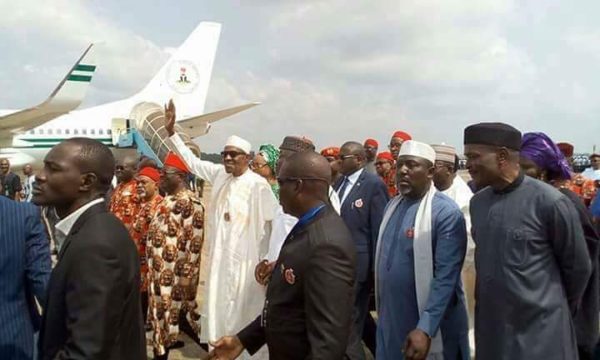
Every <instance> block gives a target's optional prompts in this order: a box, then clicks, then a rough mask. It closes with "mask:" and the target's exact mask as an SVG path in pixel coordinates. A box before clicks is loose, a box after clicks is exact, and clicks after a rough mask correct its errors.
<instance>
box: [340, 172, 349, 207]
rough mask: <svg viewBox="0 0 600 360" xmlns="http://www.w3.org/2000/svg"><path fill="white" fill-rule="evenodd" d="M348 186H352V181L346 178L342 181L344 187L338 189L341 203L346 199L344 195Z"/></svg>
mask: <svg viewBox="0 0 600 360" xmlns="http://www.w3.org/2000/svg"><path fill="white" fill-rule="evenodd" d="M348 184H350V180H348V177H346V176H344V181H342V185H341V186H340V187H339V188H338V196H339V197H340V201H341V200H342V198H343V197H344V193H345V192H346V188H347V187H348Z"/></svg>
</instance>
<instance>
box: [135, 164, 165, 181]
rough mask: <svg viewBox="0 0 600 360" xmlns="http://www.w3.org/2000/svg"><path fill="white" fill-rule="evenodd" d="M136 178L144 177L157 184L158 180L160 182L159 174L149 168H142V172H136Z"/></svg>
mask: <svg viewBox="0 0 600 360" xmlns="http://www.w3.org/2000/svg"><path fill="white" fill-rule="evenodd" d="M138 176H145V177H147V178H150V179H152V180H153V181H154V182H158V180H160V172H159V171H158V170H156V169H155V168H153V167H150V166H146V167H145V168H142V170H140V172H138Z"/></svg>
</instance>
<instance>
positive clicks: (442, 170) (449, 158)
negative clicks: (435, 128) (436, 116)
mask: <svg viewBox="0 0 600 360" xmlns="http://www.w3.org/2000/svg"><path fill="white" fill-rule="evenodd" d="M431 147H432V148H433V149H434V150H435V170H434V173H433V183H434V185H435V187H436V189H438V191H440V192H441V193H442V194H444V195H447V196H448V197H449V198H451V199H452V200H454V202H455V203H456V204H457V205H458V207H459V208H460V211H461V212H462V213H463V216H464V217H465V225H466V227H467V254H466V256H465V262H464V264H463V269H462V281H463V286H464V289H465V299H466V302H467V310H468V313H469V343H470V346H471V353H474V351H475V333H474V331H473V326H474V322H475V242H473V237H472V236H471V214H470V213H469V203H470V202H471V198H472V197H473V191H471V188H470V187H469V185H467V183H466V182H465V181H464V180H463V179H462V177H460V176H459V175H458V173H457V171H458V157H457V156H456V148H454V147H453V146H450V145H431Z"/></svg>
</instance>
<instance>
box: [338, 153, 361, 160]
mask: <svg viewBox="0 0 600 360" xmlns="http://www.w3.org/2000/svg"><path fill="white" fill-rule="evenodd" d="M356 156H357V155H356V154H350V155H341V156H340V159H342V160H346V159H350V158H353V157H356Z"/></svg>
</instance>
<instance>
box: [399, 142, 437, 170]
mask: <svg viewBox="0 0 600 360" xmlns="http://www.w3.org/2000/svg"><path fill="white" fill-rule="evenodd" d="M402 155H411V156H416V157H420V158H423V159H426V160H429V161H431V163H432V164H433V163H435V150H433V148H432V147H431V146H429V145H427V144H425V143H422V142H419V141H415V140H408V141H405V142H403V143H402V147H401V148H400V153H399V154H398V157H400V156H402Z"/></svg>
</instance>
